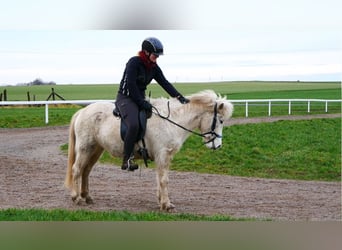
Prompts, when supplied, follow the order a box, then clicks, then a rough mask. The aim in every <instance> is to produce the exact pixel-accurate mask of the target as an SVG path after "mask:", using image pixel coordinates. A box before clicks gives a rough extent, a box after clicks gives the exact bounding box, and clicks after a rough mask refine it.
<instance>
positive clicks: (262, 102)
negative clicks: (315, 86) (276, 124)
mask: <svg viewBox="0 0 342 250" xmlns="http://www.w3.org/2000/svg"><path fill="white" fill-rule="evenodd" d="M229 101H230V102H232V103H235V104H236V105H238V104H239V103H241V105H244V106H245V116H246V117H248V111H249V107H250V106H252V105H256V103H257V105H263V106H268V115H269V116H271V115H272V104H274V103H288V104H287V105H288V114H289V115H291V112H292V106H293V105H294V103H303V102H304V103H307V112H308V113H310V112H311V104H312V103H314V102H318V103H324V104H325V110H324V111H325V112H326V113H327V112H328V104H329V103H333V102H340V103H341V102H342V100H322V99H255V100H254V99H249V100H229ZM94 102H114V100H74V101H30V102H28V101H6V102H0V106H11V105H14V106H26V105H45V123H46V124H48V123H49V105H56V104H77V105H88V104H90V103H94Z"/></svg>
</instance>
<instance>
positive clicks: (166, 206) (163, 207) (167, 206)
mask: <svg viewBox="0 0 342 250" xmlns="http://www.w3.org/2000/svg"><path fill="white" fill-rule="evenodd" d="M175 207H176V206H175V205H173V204H172V203H169V204H162V205H161V206H160V210H162V211H167V212H171V211H172V210H173V209H174V208H175Z"/></svg>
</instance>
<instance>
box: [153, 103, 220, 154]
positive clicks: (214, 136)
mask: <svg viewBox="0 0 342 250" xmlns="http://www.w3.org/2000/svg"><path fill="white" fill-rule="evenodd" d="M167 108H168V115H167V116H163V115H162V114H160V112H159V110H158V109H157V108H156V107H154V106H153V109H154V110H155V112H153V113H154V114H155V115H157V116H159V117H160V118H162V119H164V120H167V121H168V122H170V123H172V124H173V125H176V126H177V127H179V128H181V129H183V130H185V131H188V132H190V133H192V134H194V135H197V136H200V137H203V138H206V136H207V135H210V136H212V138H211V139H210V140H208V141H206V142H204V144H208V143H213V149H215V145H214V141H215V140H216V139H217V138H222V135H219V134H217V133H216V132H215V128H216V122H217V103H215V106H214V115H213V120H212V122H211V127H210V131H208V132H205V133H198V132H196V131H194V130H191V129H188V128H186V127H183V126H182V125H180V124H178V123H176V122H174V121H172V120H171V119H170V118H169V117H170V103H169V102H167Z"/></svg>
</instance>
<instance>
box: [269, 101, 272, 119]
mask: <svg viewBox="0 0 342 250" xmlns="http://www.w3.org/2000/svg"><path fill="white" fill-rule="evenodd" d="M271 103H272V102H271V100H269V101H268V116H271Z"/></svg>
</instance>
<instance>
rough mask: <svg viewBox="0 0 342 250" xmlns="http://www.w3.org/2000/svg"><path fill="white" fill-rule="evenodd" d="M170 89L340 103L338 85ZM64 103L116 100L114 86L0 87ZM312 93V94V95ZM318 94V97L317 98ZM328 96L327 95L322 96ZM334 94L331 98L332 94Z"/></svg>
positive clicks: (14, 95)
mask: <svg viewBox="0 0 342 250" xmlns="http://www.w3.org/2000/svg"><path fill="white" fill-rule="evenodd" d="M174 86H175V87H176V88H177V89H178V90H179V91H180V92H181V93H182V94H183V95H189V94H193V93H196V92H198V91H201V90H204V89H212V90H214V91H215V92H217V93H220V94H222V95H227V96H228V98H229V99H256V98H299V97H301V98H322V99H325V98H328V99H341V83H340V82H259V81H250V82H211V83H176V84H174ZM52 87H53V88H54V90H55V92H56V93H58V94H59V95H61V96H62V97H63V98H64V99H66V100H94V99H108V100H112V99H115V97H116V92H117V90H118V85H117V84H94V85H90V84H89V85H55V86H49V85H47V86H9V87H0V93H2V92H3V91H4V90H5V89H6V90H7V100H8V101H19V100H20V101H27V92H29V93H30V96H31V100H33V95H35V99H36V100H37V101H44V100H46V99H47V98H48V96H49V95H50V93H51V88H52ZM149 91H151V94H152V97H153V98H158V97H161V96H164V97H165V96H167V93H165V91H164V90H163V89H162V88H161V87H160V86H159V85H158V84H150V85H149V86H148V89H147V92H146V93H149ZM312 91H314V92H312ZM320 91H321V94H317V93H319V92H320ZM325 92H328V93H325ZM333 93H334V94H333Z"/></svg>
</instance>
